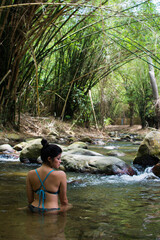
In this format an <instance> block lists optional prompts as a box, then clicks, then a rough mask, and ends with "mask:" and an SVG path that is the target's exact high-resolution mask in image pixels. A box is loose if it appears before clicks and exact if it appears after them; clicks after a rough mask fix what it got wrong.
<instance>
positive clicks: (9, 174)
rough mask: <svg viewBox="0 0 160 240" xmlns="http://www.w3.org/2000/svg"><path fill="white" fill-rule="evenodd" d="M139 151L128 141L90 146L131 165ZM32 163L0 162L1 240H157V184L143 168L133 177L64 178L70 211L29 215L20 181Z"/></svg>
mask: <svg viewBox="0 0 160 240" xmlns="http://www.w3.org/2000/svg"><path fill="white" fill-rule="evenodd" d="M137 148H138V146H136V145H133V144H131V143H127V142H115V143H108V144H107V146H105V145H103V146H98V145H96V146H90V149H91V150H95V151H97V152H101V153H103V154H107V152H108V151H110V150H113V149H117V150H118V151H120V152H123V153H125V156H121V157H119V158H121V159H123V160H125V161H126V162H127V163H129V164H131V163H132V161H133V158H134V156H135V154H136V151H137ZM36 167H37V165H36V164H32V165H27V164H21V163H20V162H19V161H17V160H16V159H15V160H14V159H7V160H6V159H3V157H2V156H1V159H0V193H1V195H0V239H1V240H8V239H9V240H10V239H12V240H31V239H34V240H36V239H37V240H41V239H43V240H49V239H50V240H95V239H96V240H110V239H113V240H131V239H136V240H137V239H143V240H144V239H148V240H152V239H155V240H160V215H159V212H160V194H159V192H160V179H158V178H156V177H154V176H153V174H152V173H151V172H150V171H149V170H150V169H147V170H146V172H144V173H141V174H138V175H137V176H133V177H131V176H127V175H122V176H102V175H91V174H81V173H67V179H68V181H71V180H76V179H80V180H82V183H78V184H76V183H75V184H69V185H68V192H67V195H68V199H69V202H70V203H72V204H73V208H72V209H71V210H70V211H68V212H67V213H66V214H60V215H57V216H56V215H52V214H50V215H47V216H41V215H36V214H31V213H30V212H28V211H27V210H26V209H19V208H22V207H24V206H26V205H27V199H26V193H25V180H26V175H27V172H28V171H29V170H30V169H34V168H36Z"/></svg>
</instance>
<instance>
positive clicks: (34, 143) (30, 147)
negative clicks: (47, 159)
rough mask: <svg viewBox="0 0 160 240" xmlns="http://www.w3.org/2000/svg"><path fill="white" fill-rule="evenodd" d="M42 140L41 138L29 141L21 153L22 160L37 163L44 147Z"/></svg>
mask: <svg viewBox="0 0 160 240" xmlns="http://www.w3.org/2000/svg"><path fill="white" fill-rule="evenodd" d="M41 141H42V139H41V138H38V139H35V140H30V141H28V142H27V146H25V147H24V148H23V149H22V151H21V153H20V161H21V162H30V163H37V162H38V161H37V159H38V157H39V156H40V153H41V148H42V144H41Z"/></svg>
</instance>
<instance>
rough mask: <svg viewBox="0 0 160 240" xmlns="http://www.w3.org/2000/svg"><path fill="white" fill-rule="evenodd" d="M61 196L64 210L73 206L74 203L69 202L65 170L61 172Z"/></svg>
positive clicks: (62, 209)
mask: <svg viewBox="0 0 160 240" xmlns="http://www.w3.org/2000/svg"><path fill="white" fill-rule="evenodd" d="M59 198H60V203H61V211H62V212H66V211H67V210H69V209H71V208H72V204H70V203H68V199H67V178H66V174H65V173H64V172H61V184H60V193H59Z"/></svg>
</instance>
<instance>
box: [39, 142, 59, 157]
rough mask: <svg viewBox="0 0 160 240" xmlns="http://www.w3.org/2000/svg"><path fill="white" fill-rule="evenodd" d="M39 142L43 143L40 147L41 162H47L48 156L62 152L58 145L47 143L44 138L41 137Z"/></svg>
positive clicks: (54, 155)
mask: <svg viewBox="0 0 160 240" xmlns="http://www.w3.org/2000/svg"><path fill="white" fill-rule="evenodd" d="M41 144H42V145H43V147H42V149H41V159H42V161H43V162H48V157H51V158H55V157H57V156H58V155H59V154H60V153H62V149H61V148H60V147H59V146H57V145H55V144H49V143H48V142H47V140H46V139H42V141H41Z"/></svg>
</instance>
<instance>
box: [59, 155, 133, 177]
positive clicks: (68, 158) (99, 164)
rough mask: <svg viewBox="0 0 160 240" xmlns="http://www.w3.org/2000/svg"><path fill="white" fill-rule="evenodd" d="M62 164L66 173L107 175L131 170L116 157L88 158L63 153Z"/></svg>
mask: <svg viewBox="0 0 160 240" xmlns="http://www.w3.org/2000/svg"><path fill="white" fill-rule="evenodd" d="M62 164H63V165H64V167H65V169H66V171H73V172H90V173H104V174H107V175H113V174H119V172H123V171H124V170H125V172H127V171H126V169H128V168H129V166H128V165H127V164H126V163H125V162H124V161H122V160H120V159H119V158H116V157H106V156H103V155H100V156H98V155H97V156H89V155H88V156H86V155H80V154H71V153H63V154H62Z"/></svg>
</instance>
